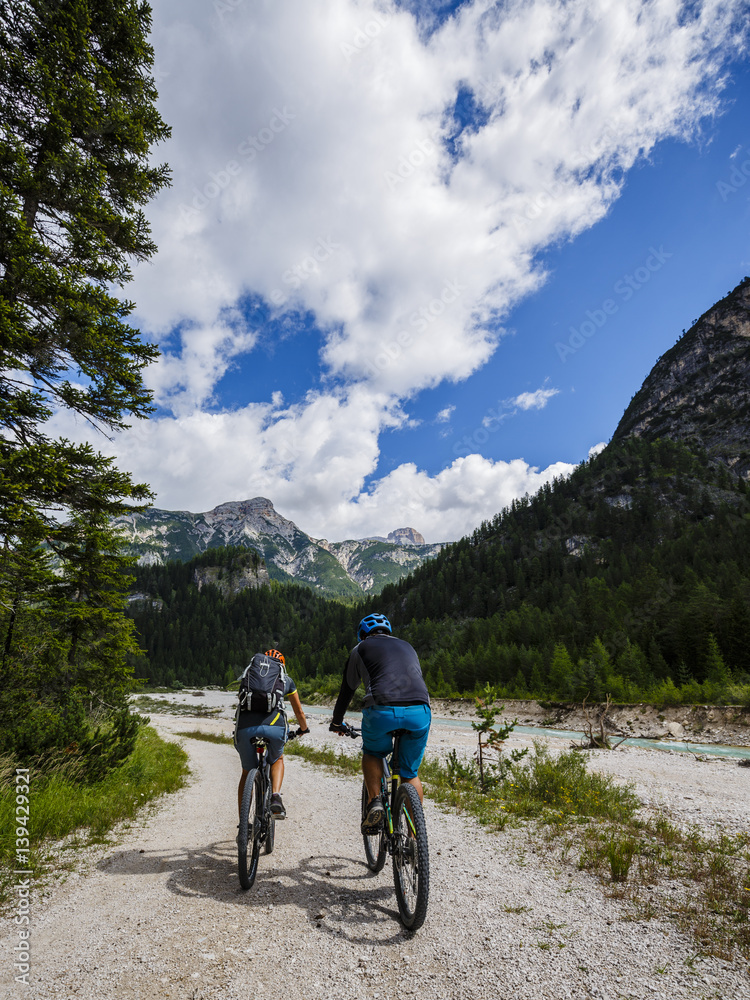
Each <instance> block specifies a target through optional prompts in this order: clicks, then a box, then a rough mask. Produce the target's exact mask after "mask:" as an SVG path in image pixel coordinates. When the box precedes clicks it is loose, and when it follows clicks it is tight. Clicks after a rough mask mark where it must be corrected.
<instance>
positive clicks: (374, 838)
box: [362, 781, 385, 872]
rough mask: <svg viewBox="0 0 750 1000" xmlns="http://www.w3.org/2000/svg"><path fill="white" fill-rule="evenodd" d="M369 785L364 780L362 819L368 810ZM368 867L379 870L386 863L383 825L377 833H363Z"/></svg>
mask: <svg viewBox="0 0 750 1000" xmlns="http://www.w3.org/2000/svg"><path fill="white" fill-rule="evenodd" d="M367 803H368V797H367V785H366V784H365V783H364V781H363V782H362V819H364V818H365V813H366V812H367ZM362 839H363V840H364V842H365V857H366V858H367V867H368V868H369V869H370V871H371V872H379V871H380V870H381V869H382V867H383V865H384V864H385V830H384V829H383V827H382V826H381V828H380V830H378V832H377V833H363V834H362Z"/></svg>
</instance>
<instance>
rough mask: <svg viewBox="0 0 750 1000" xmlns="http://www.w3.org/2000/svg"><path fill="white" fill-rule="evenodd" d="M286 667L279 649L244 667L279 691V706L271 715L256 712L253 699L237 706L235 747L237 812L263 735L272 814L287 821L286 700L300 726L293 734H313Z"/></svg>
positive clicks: (263, 654) (260, 711)
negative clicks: (283, 792) (284, 796)
mask: <svg viewBox="0 0 750 1000" xmlns="http://www.w3.org/2000/svg"><path fill="white" fill-rule="evenodd" d="M285 664H286V660H285V659H284V656H283V654H282V653H280V652H279V651H278V649H267V650H266V651H265V653H262V654H258V655H256V656H254V657H253V658H252V660H251V661H250V663H249V665H248V666H247V667H246V668H245V671H244V673H243V677H244V676H245V675H246V674H247V673H248V671H250V670H256V671H257V672H258V673H259V674H261V675H262V677H263V684H264V687H266V688H267V690H268V691H269V692H274V691H275V692H276V700H277V702H278V704H277V705H276V707H275V708H273V710H272V711H271V712H268V711H264V710H257V709H254V705H253V699H252V698H250V699H249V700H248V701H246V702H245V704H244V706H243V703H242V702H240V704H239V705H238V706H237V714H236V719H235V729H234V745H235V748H236V750H237V753H238V754H239V755H240V762H241V764H242V776H241V777H240V784H239V788H238V789H237V805H238V809H240V810H241V809H242V793H243V791H244V790H245V781H246V779H247V775H248V773H249V771H250V770H251V768H253V767H255V761H256V754H255V747H254V746H253V744H252V739H253V737H254V736H262V737H263V739H264V740H265V741H266V746H267V748H268V749H267V750H266V753H267V754H268V763H269V764H270V765H271V793H272V794H271V812H272V813H273V815H274V817H275V819H286V810H285V809H284V803H283V802H282V801H281V784H282V782H283V780H284V743H285V742H286V739H287V721H286V712H285V710H284V698H288V699H289V703H290V705H291V706H292V710H293V712H294V714H295V716H296V719H297V722H298V723H299V730H298V731H297V732H296V733H295V734H294V735H295V736H303V735H304V734H305V733H309V732H310V730H309V729H308V726H307V719H306V718H305V713H304V712H303V711H302V704H301V703H300V700H299V695H298V694H297V685H296V684H295V683H294V681H293V680H292V678H291V677H290V676H289V674H288V673H287V672H286V670H285ZM240 690H242V687H240ZM253 697H255V696H253ZM263 697H264V698H265V697H266V695H265V694H264V695H263ZM255 704H257V701H256V702H255Z"/></svg>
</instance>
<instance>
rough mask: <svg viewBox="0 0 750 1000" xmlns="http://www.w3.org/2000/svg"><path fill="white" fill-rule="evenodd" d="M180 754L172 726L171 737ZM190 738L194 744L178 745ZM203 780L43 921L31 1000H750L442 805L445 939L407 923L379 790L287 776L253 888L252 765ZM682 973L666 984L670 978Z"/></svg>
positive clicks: (434, 838) (9, 943)
mask: <svg viewBox="0 0 750 1000" xmlns="http://www.w3.org/2000/svg"><path fill="white" fill-rule="evenodd" d="M153 721H154V723H155V724H156V725H157V726H158V727H159V728H160V729H162V731H163V734H164V735H167V732H168V731H169V729H170V720H167V719H162V720H156V719H154V720H153ZM171 728H174V727H171ZM185 743H186V749H187V750H188V752H189V753H190V763H191V768H192V771H193V778H192V780H191V782H190V784H189V785H188V787H186V788H184V789H182V790H181V791H180V792H178V793H176V794H175V795H172V796H169V797H167V798H166V799H165V800H164V802H163V803H162V804H161V805H160V806H159V808H158V809H157V810H155V811H152V813H151V814H150V815H149V816H148V817H147V818H146V819H145V820H144V821H142V822H141V824H140V825H138V824H137V825H134V826H133V827H132V828H130V829H127V830H124V831H123V832H122V833H121V834H120V838H119V840H120V842H119V843H118V845H117V846H116V847H114V848H107V849H106V850H103V851H102V850H101V849H100V850H99V853H98V861H97V862H96V863H95V864H93V865H92V866H91V868H90V869H89V870H87V871H85V872H84V873H83V875H82V876H81V877H79V878H73V879H71V880H69V881H68V882H66V883H65V884H64V885H61V886H59V887H57V888H56V889H55V890H54V891H53V892H52V893H51V895H50V897H49V898H47V899H45V900H43V901H41V902H38V901H37V902H35V904H34V907H33V910H32V924H31V941H30V943H31V952H32V985H31V986H30V987H26V986H21V985H18V984H14V983H13V981H12V976H13V971H12V957H11V954H12V947H13V944H14V943H15V942H16V941H17V937H16V936H15V935H14V932H13V930H12V929H11V930H10V931H9V932H7V931H6V932H5V933H4V936H3V940H2V942H1V943H2V952H1V954H2V969H0V990H2V993H3V995H4V996H7V997H9V998H10V997H13V998H15V997H28V998H30V1000H53V998H64V1000H71V998H82V1000H99V998H102V1000H104V998H115V1000H121V998H122V1000H125V998H127V1000H156V998H159V1000H162V998H164V1000H172V998H174V1000H178V998H179V1000H186V998H187V1000H209V998H210V1000H235V998H236V1000H239V998H242V1000H247V998H249V997H254V998H258V1000H282V998H284V1000H286V998H287V997H288V996H289V995H290V994H298V993H301V994H303V995H305V996H307V997H312V998H316V1000H317V998H328V997H330V998H334V997H335V998H337V1000H345V998H349V997H352V998H354V997H361V996H363V995H367V996H369V997H376V998H382V1000H386V998H396V997H409V996H419V997H420V998H425V1000H433V998H434V1000H447V998H454V997H455V998H458V997H460V998H462V1000H465V998H474V997H477V998H479V997H492V998H497V997H501V998H505V997H508V998H510V997H512V998H513V1000H527V998H528V1000H552V998H554V1000H560V998H567V997H570V998H575V1000H579V998H580V1000H584V998H585V1000H590V998H596V1000H615V998H621V997H623V998H624V997H628V998H630V997H632V998H637V1000H643V998H645V997H657V998H658V997H670V998H685V1000H693V998H695V1000H698V998H704V997H706V998H707V997H733V998H736V1000H745V998H750V987H749V986H748V978H747V968H746V966H745V965H744V964H742V963H739V962H738V963H734V964H730V963H725V962H722V961H719V960H717V959H706V960H700V959H699V960H695V961H694V962H693V966H694V969H691V968H690V966H689V965H688V964H686V962H687V961H688V960H690V959H691V958H692V957H693V956H694V955H695V948H694V946H693V945H692V943H691V941H690V939H688V938H687V937H686V936H684V935H682V934H681V933H679V932H678V931H677V930H676V929H675V928H674V927H673V926H671V925H669V924H667V923H662V922H660V921H655V920H654V921H650V922H648V923H635V922H629V921H625V920H623V916H624V911H623V909H622V908H621V906H620V905H619V904H618V903H617V901H615V900H612V899H608V898H607V897H606V896H605V895H604V894H603V893H602V891H601V887H600V886H599V885H598V884H597V883H596V882H594V880H593V879H591V878H589V877H588V876H586V875H584V874H582V873H579V872H577V871H575V870H573V869H570V870H559V869H555V868H554V867H552V866H551V865H550V864H548V863H547V862H546V861H545V859H544V858H543V857H540V856H538V855H536V854H534V853H533V851H532V850H531V848H530V847H529V846H528V844H527V842H526V840H525V839H524V837H523V834H502V835H500V836H495V835H492V834H488V833H486V832H484V831H483V830H481V829H480V828H479V827H478V826H477V825H476V824H475V823H473V821H470V820H466V819H464V818H462V817H460V816H457V815H453V814H447V813H443V812H442V811H440V810H439V809H437V808H436V807H434V806H433V805H432V804H431V803H430V802H429V801H428V802H427V803H426V817H427V824H428V831H429V838H430V851H431V894H430V906H429V911H428V916H427V921H426V923H425V925H424V927H423V928H422V929H421V930H420V931H418V932H417V933H416V934H414V935H412V934H410V933H409V932H406V931H404V930H403V928H402V927H401V925H400V923H399V922H398V910H397V906H396V900H395V894H394V891H393V881H392V874H391V868H390V864H386V867H385V868H384V870H383V871H382V872H381V873H380V874H379V875H376V876H373V875H372V874H371V873H370V872H369V871H368V870H367V868H366V867H365V864H364V854H363V850H362V840H361V837H360V835H359V830H358V825H359V817H358V803H359V781H358V780H357V779H355V778H346V777H341V776H338V775H333V774H331V773H329V772H328V771H326V770H325V769H323V768H320V767H314V766H312V765H308V764H306V763H304V762H302V761H301V760H299V759H296V758H287V763H286V778H285V782H284V800H285V803H286V806H287V810H288V813H289V819H288V820H287V821H285V822H284V823H280V824H279V825H278V826H277V836H276V848H275V850H274V853H273V854H272V855H270V856H264V855H262V856H261V859H260V866H259V872H258V877H257V879H256V883H255V885H254V886H253V888H252V889H251V890H250V891H248V892H242V891H241V889H240V888H239V884H238V881H237V873H236V857H235V850H236V848H235V844H234V836H235V827H236V822H237V821H236V783H237V778H238V764H237V758H236V754H235V752H234V750H233V749H232V748H231V747H226V746H220V745H216V744H211V743H204V742H199V741H196V740H186V741H185ZM658 970H663V971H658Z"/></svg>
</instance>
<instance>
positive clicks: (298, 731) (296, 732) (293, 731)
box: [287, 726, 310, 741]
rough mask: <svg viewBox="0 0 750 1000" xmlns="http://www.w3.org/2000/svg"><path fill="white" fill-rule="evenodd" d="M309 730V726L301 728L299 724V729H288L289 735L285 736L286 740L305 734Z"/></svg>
mask: <svg viewBox="0 0 750 1000" xmlns="http://www.w3.org/2000/svg"><path fill="white" fill-rule="evenodd" d="M309 732H310V727H309V726H308V727H307V729H303V728H302V727H301V726H300V728H299V729H290V730H289V735H288V736H287V741H289V740H296V739H297V737H298V736H307V734H308V733H309Z"/></svg>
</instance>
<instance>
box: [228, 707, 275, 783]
mask: <svg viewBox="0 0 750 1000" xmlns="http://www.w3.org/2000/svg"><path fill="white" fill-rule="evenodd" d="M274 715H276V717H277V718H278V720H279V721H278V724H277V725H274V726H269V725H268V724H267V719H268V720H270V719H271V718H272V716H268V717H267V719H266V718H265V717H264V716H263V715H261V713H259V712H240V717H239V720H238V724H237V728H236V730H235V734H234V746H235V749H236V750H237V753H238V754H239V755H240V761H241V763H242V770H243V771H250V770H252V768H254V767H255V765H256V762H257V760H258V755H257V754H256V752H255V747H254V746H253V744H252V743H251V740H252V739H253V737H255V736H262V737H263V739H264V740H265V741H266V745H267V747H268V749H267V751H266V753H267V754H268V763H269V764H275V763H276V761H277V760H278V759H279V757H281V755H282V754H283V753H284V744H285V743H286V732H287V730H286V716H285V715H284V713H283V712H282V713H281V714H279V713H278V712H275V713H274Z"/></svg>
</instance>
